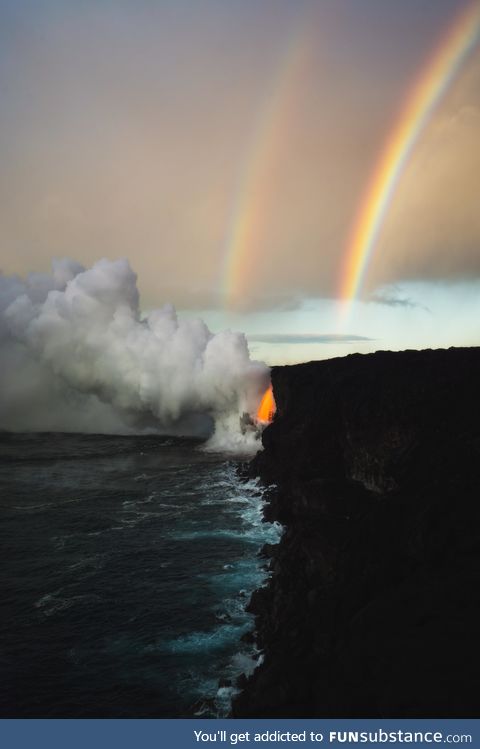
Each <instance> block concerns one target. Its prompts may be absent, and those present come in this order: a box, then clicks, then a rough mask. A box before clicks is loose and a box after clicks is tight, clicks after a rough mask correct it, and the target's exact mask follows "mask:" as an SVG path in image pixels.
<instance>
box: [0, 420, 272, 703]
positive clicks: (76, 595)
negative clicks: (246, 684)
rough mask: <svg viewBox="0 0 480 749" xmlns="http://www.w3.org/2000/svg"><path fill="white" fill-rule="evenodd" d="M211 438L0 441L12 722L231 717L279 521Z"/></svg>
mask: <svg viewBox="0 0 480 749" xmlns="http://www.w3.org/2000/svg"><path fill="white" fill-rule="evenodd" d="M200 446H201V443H200V442H199V441H197V440H191V439H178V438H165V437H158V436H98V435H97V436H94V435H76V434H57V435H56V434H48V435H45V434H43V435H42V434H37V435H34V434H30V435H27V434H24V435H20V434H3V435H0V495H1V496H2V498H3V499H2V506H1V509H0V512H1V523H0V528H1V530H0V546H1V548H2V550H3V553H4V562H3V564H2V574H1V577H0V587H1V591H0V594H1V599H2V610H3V616H2V618H1V622H0V637H1V641H2V648H3V656H2V681H1V684H0V714H1V715H2V716H4V717H14V716H19V717H28V716H43V717H49V716H51V717H61V716H63V717H70V716H71V717H75V716H91V717H120V716H131V717H141V716H150V717H161V716H163V717H167V716H170V717H172V716H179V715H192V714H195V713H197V714H202V715H210V716H214V715H223V714H225V713H226V711H227V710H228V707H229V704H230V698H231V694H232V690H233V683H234V680H235V679H236V677H238V675H239V674H240V673H242V672H245V671H248V670H251V669H252V668H253V667H254V666H255V660H254V656H255V653H254V651H253V648H252V646H251V645H249V644H247V643H245V642H243V641H242V640H241V637H242V635H243V634H244V633H245V632H247V631H248V630H250V629H252V627H253V618H252V617H251V616H250V615H248V614H247V613H246V612H245V604H246V602H247V601H248V598H249V595H250V593H251V591H252V590H254V589H255V588H257V587H258V586H260V585H262V584H263V583H264V581H265V579H266V572H265V570H264V568H263V561H262V560H261V559H259V558H258V556H257V553H258V551H259V549H260V547H261V546H262V545H263V543H265V541H270V542H274V541H276V540H277V538H278V534H279V530H278V528H276V527H274V526H271V525H270V524H267V523H264V522H262V492H261V490H260V489H259V487H258V486H257V485H256V484H255V482H247V483H245V482H242V481H240V479H239V478H238V476H237V472H236V464H235V462H232V461H230V460H228V459H226V458H225V457H222V456H220V455H218V454H211V453H208V452H205V451H203V450H201V449H199V447H200ZM220 682H221V683H220Z"/></svg>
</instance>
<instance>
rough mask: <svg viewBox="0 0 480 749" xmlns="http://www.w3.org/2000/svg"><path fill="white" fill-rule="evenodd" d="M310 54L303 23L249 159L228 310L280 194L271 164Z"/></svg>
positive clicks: (234, 237)
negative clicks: (270, 207) (273, 198)
mask: <svg viewBox="0 0 480 749" xmlns="http://www.w3.org/2000/svg"><path fill="white" fill-rule="evenodd" d="M308 53H309V42H308V28H307V26H306V24H305V23H301V24H299V25H298V26H297V27H296V28H295V30H294V32H293V33H292V36H291V40H290V42H289V44H288V46H287V49H286V51H285V53H284V54H283V55H282V59H281V61H280V65H279V67H278V68H277V71H276V74H275V76H274V78H273V81H272V86H271V89H270V92H269V95H268V96H267V97H266V99H265V103H264V105H263V107H262V109H261V112H260V116H259V117H258V119H257V123H256V127H255V129H254V132H253V137H252V138H251V140H250V143H249V146H248V149H247V155H246V158H245V160H244V164H245V166H244V168H243V171H242V174H241V177H240V180H239V187H238V189H237V192H236V195H235V200H234V205H233V210H232V213H231V219H230V221H229V226H228V231H227V238H226V243H225V244H226V247H225V259H224V263H223V267H222V270H221V278H220V291H221V295H222V297H223V301H224V305H225V306H226V307H228V306H231V305H232V304H235V303H237V302H239V301H241V299H242V297H243V296H244V294H245V289H246V287H247V282H248V278H249V273H250V271H251V270H252V269H253V268H252V267H251V266H253V262H254V258H255V250H258V249H259V239H260V235H261V232H262V227H263V226H264V223H265V218H266V216H267V214H268V203H269V200H270V197H271V195H272V194H273V192H274V190H275V184H274V176H273V178H272V172H273V170H272V165H274V164H275V161H276V159H277V158H278V152H279V150H280V147H281V144H282V143H284V141H285V140H286V138H287V137H288V128H289V124H290V121H291V118H290V107H291V104H292V100H293V98H294V96H295V94H296V92H297V89H298V86H299V85H300V83H301V77H302V71H303V67H304V64H305V57H306V55H308Z"/></svg>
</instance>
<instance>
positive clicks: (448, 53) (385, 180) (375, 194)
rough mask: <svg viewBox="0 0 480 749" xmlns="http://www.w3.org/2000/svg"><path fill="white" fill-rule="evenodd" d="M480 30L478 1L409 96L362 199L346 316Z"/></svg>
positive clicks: (347, 262)
mask: <svg viewBox="0 0 480 749" xmlns="http://www.w3.org/2000/svg"><path fill="white" fill-rule="evenodd" d="M479 33H480V5H479V3H478V1H477V0H475V2H473V3H468V5H467V7H464V8H463V9H462V12H461V13H460V14H459V15H458V16H457V17H456V19H455V21H454V22H453V24H452V25H451V26H450V28H449V30H448V33H447V35H446V37H445V38H444V39H443V40H442V42H441V44H440V45H439V47H438V48H437V50H436V52H435V54H434V55H433V58H431V60H430V61H429V63H428V64H427V65H426V67H425V68H424V70H423V71H422V73H421V75H420V77H419V78H418V79H417V81H416V83H415V85H414V86H413V88H412V90H411V91H410V93H409V95H408V96H407V99H406V101H405V103H404V106H403V107H402V109H401V112H400V117H399V118H398V120H397V124H396V126H395V127H394V129H393V131H392V132H391V134H390V136H389V137H388V139H387V141H386V143H385V146H384V149H383V152H382V154H381V157H380V159H379V161H378V163H377V165H376V167H375V169H374V171H373V174H372V176H371V179H370V182H369V184H368V186H367V189H366V191H365V194H364V196H363V198H362V201H361V204H360V209H359V211H358V214H357V217H356V220H355V222H354V225H353V230H352V232H351V235H350V239H349V242H348V244H347V250H346V253H345V256H344V261H343V264H342V269H341V283H340V298H341V300H342V301H343V303H344V304H343V305H342V306H343V316H344V317H345V316H346V315H347V314H348V312H349V310H350V308H351V303H352V302H353V301H354V299H355V298H356V297H357V296H358V294H359V293H360V291H361V289H362V285H363V283H364V281H365V276H366V273H367V270H368V266H369V263H370V262H371V260H372V258H373V255H374V251H375V248H376V244H377V240H378V237H379V234H380V230H381V228H382V224H383V222H384V220H385V217H386V214H387V211H388V208H389V206H390V204H391V202H392V198H393V197H394V194H395V189H396V187H397V185H398V183H399V180H400V177H401V175H402V171H403V169H404V167H405V165H406V163H407V162H408V159H409V157H410V155H411V153H412V150H413V148H414V146H415V143H416V142H417V140H418V138H419V136H420V134H421V132H422V130H423V129H424V128H425V126H426V125H427V123H428V121H429V119H430V117H431V115H432V113H433V111H434V109H435V107H436V106H437V105H438V103H439V101H440V99H441V97H442V96H443V94H444V93H445V92H446V90H447V89H448V87H449V85H450V84H451V82H452V81H453V79H454V78H455V76H456V75H457V73H458V71H459V70H460V68H461V66H462V64H463V63H464V62H465V60H466V58H467V56H468V55H469V53H470V52H471V51H472V50H473V48H474V47H475V45H476V44H477V42H478V38H479Z"/></svg>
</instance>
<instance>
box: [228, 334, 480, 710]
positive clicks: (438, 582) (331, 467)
mask: <svg viewBox="0 0 480 749" xmlns="http://www.w3.org/2000/svg"><path fill="white" fill-rule="evenodd" d="M272 382H273V388H274V394H275V399H276V403H277V414H276V416H275V419H274V421H273V423H272V424H271V426H269V427H268V428H267V429H266V430H265V432H264V435H263V444H264V447H265V449H264V451H263V452H261V453H259V454H258V455H257V457H256V458H255V459H254V461H253V463H251V464H250V467H249V471H250V472H251V473H252V474H253V475H260V476H261V477H262V479H263V480H264V481H265V482H267V483H269V484H270V483H275V484H276V485H277V488H276V489H274V490H271V493H270V504H269V505H268V506H267V508H266V516H267V518H268V519H269V520H278V521H280V522H281V523H282V524H283V525H284V526H285V533H284V535H283V538H282V540H281V542H280V544H279V545H278V546H276V547H273V548H272V547H269V548H266V549H265V553H266V554H268V555H269V556H270V557H271V562H270V564H271V569H272V573H273V574H272V577H271V579H270V582H269V584H268V586H267V587H266V588H262V589H260V590H258V591H256V592H255V593H254V595H253V597H252V600H251V602H250V608H251V610H252V611H253V612H254V613H255V615H256V629H257V642H258V646H259V647H260V648H261V649H262V650H263V651H264V660H263V663H262V665H261V666H259V668H257V670H256V671H255V673H254V674H253V676H252V677H251V678H250V679H249V680H248V681H247V682H246V684H245V685H244V688H243V691H242V693H241V694H240V695H239V697H237V699H236V700H235V702H234V705H233V713H232V714H233V715H234V716H248V717H260V716H269V717H271V716H283V717H295V716H311V717H313V716H324V717H327V716H333V717H340V716H350V717H356V716H364V717H374V716H384V717H401V716H405V717H433V716H443V717H454V716H470V717H474V716H478V714H479V707H480V657H479V645H478V640H479V636H480V606H479V601H480V530H479V529H480V478H479V475H480V348H470V349H449V350H448V351H445V350H437V351H404V352H400V353H392V352H379V353H376V354H371V355H367V356H362V355H353V356H347V357H345V358H342V359H332V360H329V361H323V362H311V363H309V364H301V365H297V366H290V367H276V368H274V369H273V371H272Z"/></svg>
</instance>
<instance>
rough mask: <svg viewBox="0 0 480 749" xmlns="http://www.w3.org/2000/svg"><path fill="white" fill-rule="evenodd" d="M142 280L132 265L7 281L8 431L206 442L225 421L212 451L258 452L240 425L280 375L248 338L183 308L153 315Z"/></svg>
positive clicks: (2, 404)
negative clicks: (148, 434)
mask: <svg viewBox="0 0 480 749" xmlns="http://www.w3.org/2000/svg"><path fill="white" fill-rule="evenodd" d="M136 280H137V279H136V275H135V273H133V271H132V269H131V268H130V266H129V264H128V262H127V261H126V260H117V261H115V262H111V261H109V260H100V261H99V262H97V263H96V264H95V265H94V266H93V267H92V268H90V269H87V270H85V269H84V268H83V267H82V266H80V265H79V264H78V263H75V262H73V261H71V260H57V261H54V263H53V269H52V274H51V275H43V274H30V275H29V276H27V277H26V278H25V279H20V278H19V277H17V276H14V277H7V276H3V275H0V356H1V359H2V362H1V365H2V366H1V374H0V388H1V391H0V427H1V428H3V429H7V430H11V431H31V430H38V431H47V430H59V431H79V432H80V431H87V432H100V433H122V432H123V433H129V432H141V431H148V430H154V431H161V432H164V433H170V434H201V433H203V434H205V433H206V431H208V428H209V427H210V429H211V427H212V424H213V425H215V426H216V434H214V436H213V439H212V446H214V447H218V448H219V449H222V448H227V449H228V448H229V447H240V448H242V447H247V445H246V442H248V441H250V442H252V440H253V437H252V433H250V436H249V435H248V434H247V436H245V435H243V434H242V433H241V430H240V423H239V417H240V416H241V415H242V414H243V413H244V412H247V413H250V414H252V413H254V412H255V410H256V407H257V405H258V402H259V400H260V397H261V395H262V393H263V391H264V390H265V388H266V387H267V385H268V379H269V373H268V368H267V367H266V366H265V365H264V364H263V363H261V362H255V361H251V360H250V356H249V352H248V346H247V342H246V339H245V336H244V335H242V334H241V333H232V332H230V331H224V332H222V333H218V334H216V335H213V334H212V333H211V332H210V331H209V329H208V328H207V326H206V325H205V323H204V322H203V321H201V320H198V319H193V320H188V321H183V320H179V319H178V318H177V315H176V312H175V309H174V308H173V307H172V306H171V305H166V306H165V307H163V308H162V309H158V310H154V311H153V312H150V313H149V314H148V315H147V316H146V317H144V318H142V316H141V314H140V310H139V295H138V290H137V284H136ZM256 446H257V447H258V444H257V445H256Z"/></svg>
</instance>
